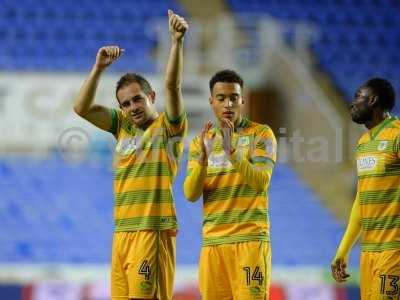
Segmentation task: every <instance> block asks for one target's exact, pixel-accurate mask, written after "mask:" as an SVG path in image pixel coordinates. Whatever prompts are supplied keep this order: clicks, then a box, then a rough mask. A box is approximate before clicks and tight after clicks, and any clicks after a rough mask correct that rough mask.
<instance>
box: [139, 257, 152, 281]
mask: <svg viewBox="0 0 400 300" xmlns="http://www.w3.org/2000/svg"><path fill="white" fill-rule="evenodd" d="M139 275H144V279H146V280H149V279H150V275H151V271H150V266H149V261H148V260H144V261H143V262H142V264H141V265H140V268H139Z"/></svg>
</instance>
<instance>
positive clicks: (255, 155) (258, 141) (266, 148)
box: [250, 125, 277, 168]
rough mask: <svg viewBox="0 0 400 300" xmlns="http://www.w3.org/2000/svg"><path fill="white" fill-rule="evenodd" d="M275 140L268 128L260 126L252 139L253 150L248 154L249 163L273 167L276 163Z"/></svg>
mask: <svg viewBox="0 0 400 300" xmlns="http://www.w3.org/2000/svg"><path fill="white" fill-rule="evenodd" d="M276 153H277V143H276V138H275V135H274V133H273V131H272V130H271V128H269V127H268V126H266V125H264V126H262V128H261V130H259V131H258V132H257V134H256V136H255V137H254V144H253V150H252V151H251V153H250V162H251V163H252V164H253V165H256V166H265V167H268V166H269V167H272V168H273V167H274V166H275V162H276V155H277V154H276Z"/></svg>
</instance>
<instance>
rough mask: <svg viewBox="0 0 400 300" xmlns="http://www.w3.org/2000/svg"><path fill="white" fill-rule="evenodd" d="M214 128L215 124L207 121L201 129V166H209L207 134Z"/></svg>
mask: <svg viewBox="0 0 400 300" xmlns="http://www.w3.org/2000/svg"><path fill="white" fill-rule="evenodd" d="M212 126H213V123H212V122H211V121H207V122H206V123H205V124H204V126H203V128H202V129H201V132H200V141H199V142H200V159H199V161H200V164H202V165H207V163H208V153H207V146H206V143H207V141H206V137H207V133H208V131H209V130H210V129H211V127H212Z"/></svg>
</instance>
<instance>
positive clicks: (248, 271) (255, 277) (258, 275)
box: [243, 266, 264, 286]
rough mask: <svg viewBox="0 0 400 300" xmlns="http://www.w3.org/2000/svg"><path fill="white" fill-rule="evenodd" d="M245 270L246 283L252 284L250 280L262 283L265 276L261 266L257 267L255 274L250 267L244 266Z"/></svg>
mask: <svg viewBox="0 0 400 300" xmlns="http://www.w3.org/2000/svg"><path fill="white" fill-rule="evenodd" d="M243 270H244V271H245V272H246V284H247V285H248V286H249V285H250V280H254V281H258V284H259V285H262V283H263V280H264V277H263V274H262V272H260V267H258V266H257V267H255V268H254V271H253V274H252V273H251V268H250V267H244V268H243Z"/></svg>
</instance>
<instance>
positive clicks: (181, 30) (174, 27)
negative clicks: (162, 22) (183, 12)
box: [168, 9, 189, 40]
mask: <svg viewBox="0 0 400 300" xmlns="http://www.w3.org/2000/svg"><path fill="white" fill-rule="evenodd" d="M168 24H169V32H170V33H171V36H172V37H173V38H174V39H176V40H181V39H182V38H183V36H184V35H185V33H186V31H187V30H188V28H189V25H188V23H187V22H186V21H185V19H184V18H183V17H181V16H178V15H177V14H174V12H173V11H172V10H170V9H169V10H168Z"/></svg>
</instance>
